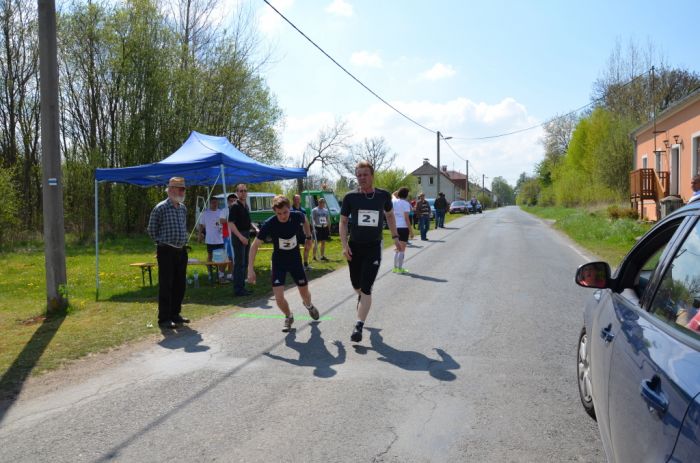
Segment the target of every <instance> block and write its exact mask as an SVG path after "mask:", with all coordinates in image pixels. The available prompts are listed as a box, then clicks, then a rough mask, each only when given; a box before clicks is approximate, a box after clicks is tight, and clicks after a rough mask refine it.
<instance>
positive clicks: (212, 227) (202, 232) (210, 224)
mask: <svg viewBox="0 0 700 463" xmlns="http://www.w3.org/2000/svg"><path fill="white" fill-rule="evenodd" d="M221 228H222V227H221V212H219V199H218V198H216V197H215V196H212V197H211V198H210V199H209V209H207V210H206V211H203V212H202V214H201V215H200V216H199V239H200V241H201V239H202V237H204V243H205V244H206V245H207V262H212V254H213V253H214V250H215V249H223V248H224V238H223V236H222V231H221ZM217 270H218V267H217ZM219 278H220V279H221V278H224V274H223V272H219Z"/></svg>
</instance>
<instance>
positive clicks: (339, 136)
mask: <svg viewBox="0 0 700 463" xmlns="http://www.w3.org/2000/svg"><path fill="white" fill-rule="evenodd" d="M349 138H350V130H349V128H348V125H347V122H345V121H343V120H341V119H336V120H335V123H334V124H333V125H329V126H326V127H324V128H322V129H321V130H320V131H319V132H318V135H317V136H316V138H315V139H314V140H312V141H310V142H309V143H308V144H307V145H306V150H305V151H304V154H303V156H302V159H301V163H300V167H302V168H304V169H306V170H307V172H308V170H309V169H310V168H311V166H313V165H314V164H316V163H320V164H321V167H323V168H329V167H330V168H334V169H336V170H337V169H338V168H340V166H341V165H342V163H343V158H344V155H345V151H346V150H347V148H348V140H349ZM297 188H298V190H299V192H302V191H304V179H301V178H300V179H298V180H297Z"/></svg>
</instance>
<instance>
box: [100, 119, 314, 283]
mask: <svg viewBox="0 0 700 463" xmlns="http://www.w3.org/2000/svg"><path fill="white" fill-rule="evenodd" d="M174 176H178V177H184V178H185V182H186V184H187V185H217V184H221V185H222V187H223V190H224V194H226V185H227V184H228V185H231V184H232V183H260V182H270V181H275V180H286V179H295V178H303V177H306V169H302V168H289V167H274V166H268V165H266V164H263V163H261V162H258V161H256V160H254V159H252V158H250V157H248V156H247V155H245V154H244V153H242V152H241V151H239V150H238V149H237V148H236V147H235V146H233V145H232V144H231V143H230V142H229V141H228V140H227V139H226V138H225V137H215V136H212V135H205V134H202V133H199V132H195V131H192V133H191V134H190V136H189V137H188V138H187V140H186V141H185V143H183V145H182V146H181V147H180V148H179V149H178V150H177V151H175V152H174V153H173V154H171V155H170V156H168V157H167V158H165V159H163V160H162V161H160V162H156V163H153V164H145V165H141V166H134V167H122V168H114V169H96V170H95V280H96V288H95V290H96V296H97V295H99V288H100V272H99V244H98V243H99V240H98V232H99V209H98V204H99V201H98V184H99V183H103V182H115V183H129V184H132V185H139V186H143V187H148V186H156V185H167V184H168V180H169V179H170V178H171V177H174Z"/></svg>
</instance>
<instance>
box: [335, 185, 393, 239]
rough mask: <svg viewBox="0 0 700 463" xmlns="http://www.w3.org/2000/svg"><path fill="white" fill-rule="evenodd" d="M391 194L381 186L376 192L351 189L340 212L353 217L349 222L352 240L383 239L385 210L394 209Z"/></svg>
mask: <svg viewBox="0 0 700 463" xmlns="http://www.w3.org/2000/svg"><path fill="white" fill-rule="evenodd" d="M392 207H393V206H392V204H391V195H390V194H389V192H388V191H386V190H382V189H379V188H375V189H374V193H369V194H365V193H362V192H360V191H359V190H355V191H351V192H349V193H347V194H346V195H345V197H344V198H343V205H342V206H341V208H340V214H341V215H343V216H345V217H351V216H352V220H351V221H350V223H349V228H350V241H352V242H355V243H376V242H377V241H381V239H382V228H383V226H384V214H383V212H389V211H391V209H392Z"/></svg>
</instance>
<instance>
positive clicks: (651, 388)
mask: <svg viewBox="0 0 700 463" xmlns="http://www.w3.org/2000/svg"><path fill="white" fill-rule="evenodd" d="M639 392H640V393H641V394H642V398H644V401H645V402H646V403H647V405H649V411H650V412H653V411H657V412H658V413H659V414H663V413H666V410H668V399H666V396H665V395H664V393H663V392H662V391H661V378H659V377H658V376H657V375H654V377H653V378H651V379H650V380H646V379H645V380H643V381H642V384H641V385H640V386H639Z"/></svg>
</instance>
